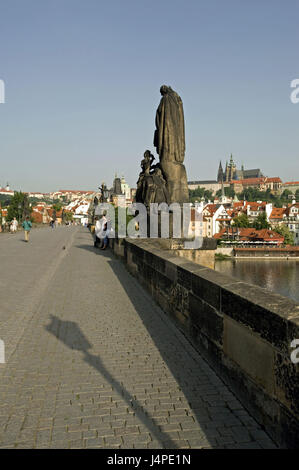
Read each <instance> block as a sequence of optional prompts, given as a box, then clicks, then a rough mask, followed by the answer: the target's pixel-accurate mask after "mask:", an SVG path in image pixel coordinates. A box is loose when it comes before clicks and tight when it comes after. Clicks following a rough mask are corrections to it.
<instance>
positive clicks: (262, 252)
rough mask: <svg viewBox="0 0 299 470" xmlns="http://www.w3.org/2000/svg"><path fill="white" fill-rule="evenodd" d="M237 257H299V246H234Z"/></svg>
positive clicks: (234, 253)
mask: <svg viewBox="0 0 299 470" xmlns="http://www.w3.org/2000/svg"><path fill="white" fill-rule="evenodd" d="M233 255H234V257H235V258H255V259H258V258H260V259H262V258H267V259H277V258H278V259H281V258H285V259H289V258H292V259H293V258H295V259H296V258H297V259H299V246H285V247H264V246H263V247H254V248H251V247H250V248H249V247H248V248H247V247H246V248H234V249H233Z"/></svg>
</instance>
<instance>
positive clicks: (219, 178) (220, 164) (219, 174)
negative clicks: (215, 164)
mask: <svg viewBox="0 0 299 470" xmlns="http://www.w3.org/2000/svg"><path fill="white" fill-rule="evenodd" d="M217 181H218V183H221V181H223V168H222V163H221V160H220V163H219V168H218V175H217Z"/></svg>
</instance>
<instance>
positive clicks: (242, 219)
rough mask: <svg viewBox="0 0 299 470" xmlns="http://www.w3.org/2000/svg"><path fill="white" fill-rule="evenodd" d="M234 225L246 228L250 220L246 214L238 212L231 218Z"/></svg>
mask: <svg viewBox="0 0 299 470" xmlns="http://www.w3.org/2000/svg"><path fill="white" fill-rule="evenodd" d="M233 221H234V226H235V227H242V228H247V227H250V221H249V219H248V216H247V215H246V214H240V215H238V217H235V218H234V219H233Z"/></svg>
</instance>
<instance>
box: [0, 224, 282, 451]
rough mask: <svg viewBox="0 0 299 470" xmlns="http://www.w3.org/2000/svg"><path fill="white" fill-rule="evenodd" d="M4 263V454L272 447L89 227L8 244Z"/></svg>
mask: <svg viewBox="0 0 299 470" xmlns="http://www.w3.org/2000/svg"><path fill="white" fill-rule="evenodd" d="M0 263H1V278H0V299H1V304H0V338H2V339H3V340H4V341H5V345H6V359H7V362H6V364H2V365H0V447H2V448H104V447H106V448H112V449H118V448H138V449H139V448H150V449H159V448H168V449H174V448H251V449H253V448H272V447H275V446H274V444H273V443H272V441H271V440H270V439H269V437H268V436H267V435H266V434H265V432H263V431H262V430H261V428H260V427H259V425H258V424H257V423H256V422H255V421H254V419H253V418H252V417H251V416H250V415H249V414H248V413H247V411H246V410H245V409H244V408H243V406H242V405H241V404H240V402H239V401H238V400H237V399H236V398H235V396H234V395H233V394H232V393H231V392H230V391H229V390H228V388H227V387H226V386H225V385H224V384H223V383H222V381H221V380H220V379H219V378H218V377H217V376H216V375H215V373H214V372H213V371H212V369H211V368H210V367H209V366H208V365H207V363H206V362H205V361H204V360H203V359H202V358H201V356H200V355H199V354H198V353H197V352H196V351H195V350H194V349H193V348H192V347H191V346H190V344H189V343H188V342H187V340H186V339H185V338H184V337H183V335H181V334H180V333H179V332H178V331H177V330H176V328H175V327H174V326H173V325H172V323H171V322H170V321H169V320H168V319H167V317H166V316H165V315H164V314H163V312H162V311H161V310H160V309H159V307H157V306H156V305H155V303H154V302H153V301H152V299H151V298H150V296H149V295H148V294H147V293H146V292H145V291H144V290H143V289H142V288H141V287H140V286H139V284H138V282H137V280H135V279H134V278H133V277H132V276H131V275H130V274H128V273H127V271H126V269H125V267H124V266H123V265H122V263H121V262H120V261H118V260H116V259H115V258H114V257H113V256H112V254H111V253H110V252H109V251H105V252H103V251H100V250H96V249H95V248H94V247H93V242H92V238H91V236H90V234H89V232H88V231H87V230H86V229H83V228H81V227H80V228H78V227H77V228H69V227H61V228H58V229H56V230H53V231H51V229H48V228H45V229H43V230H36V231H32V233H31V239H30V242H29V243H28V244H27V243H24V242H23V241H22V235H21V234H18V235H15V236H14V235H12V236H7V237H3V238H1V236H0Z"/></svg>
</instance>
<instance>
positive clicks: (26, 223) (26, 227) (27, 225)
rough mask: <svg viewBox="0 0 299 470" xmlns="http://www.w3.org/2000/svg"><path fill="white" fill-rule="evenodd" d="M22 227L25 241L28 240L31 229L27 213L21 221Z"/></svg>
mask: <svg viewBox="0 0 299 470" xmlns="http://www.w3.org/2000/svg"><path fill="white" fill-rule="evenodd" d="M22 227H23V229H24V233H25V241H26V242H29V233H30V230H31V229H32V223H31V221H30V217H29V216H28V215H27V217H26V219H25V220H24V222H23V223H22Z"/></svg>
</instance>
